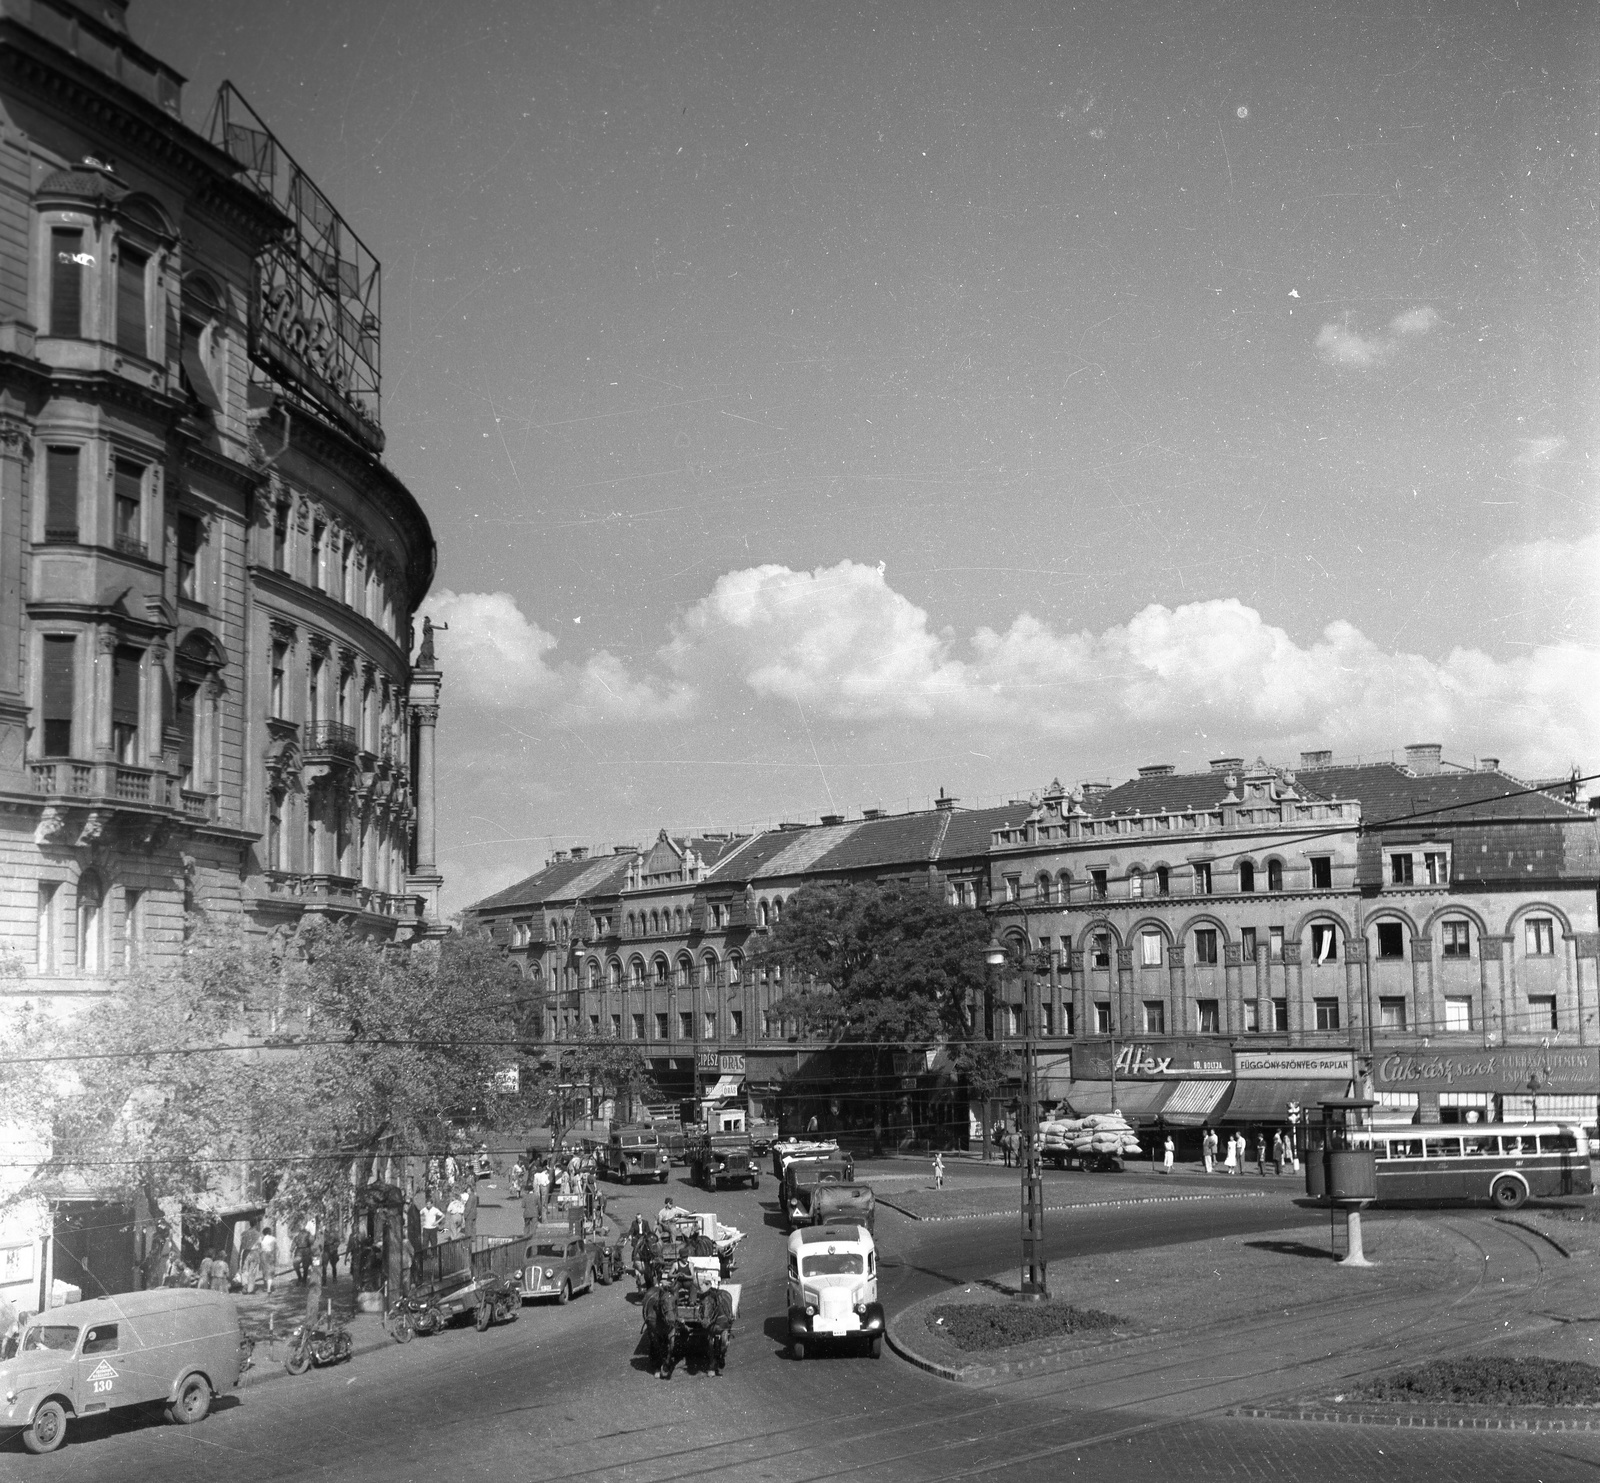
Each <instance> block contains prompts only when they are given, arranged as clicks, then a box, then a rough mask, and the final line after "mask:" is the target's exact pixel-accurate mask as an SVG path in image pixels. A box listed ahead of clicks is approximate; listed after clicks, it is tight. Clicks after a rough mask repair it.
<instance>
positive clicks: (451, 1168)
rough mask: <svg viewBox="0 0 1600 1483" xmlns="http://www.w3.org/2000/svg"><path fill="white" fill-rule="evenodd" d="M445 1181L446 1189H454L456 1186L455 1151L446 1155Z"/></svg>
mask: <svg viewBox="0 0 1600 1483" xmlns="http://www.w3.org/2000/svg"><path fill="white" fill-rule="evenodd" d="M444 1182H445V1188H446V1189H452V1190H453V1189H454V1188H455V1187H456V1156H455V1155H454V1154H453V1153H447V1154H445V1156H444Z"/></svg>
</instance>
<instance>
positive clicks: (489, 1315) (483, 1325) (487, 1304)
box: [472, 1297, 494, 1334]
mask: <svg viewBox="0 0 1600 1483" xmlns="http://www.w3.org/2000/svg"><path fill="white" fill-rule="evenodd" d="M472 1321H473V1322H474V1323H475V1324H477V1326H478V1332H479V1333H480V1334H481V1333H485V1332H487V1330H488V1328H489V1325H490V1324H491V1323H493V1322H494V1299H493V1298H490V1297H481V1298H479V1299H478V1311H477V1312H476V1313H474V1314H473V1315H472Z"/></svg>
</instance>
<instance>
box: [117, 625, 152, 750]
mask: <svg viewBox="0 0 1600 1483" xmlns="http://www.w3.org/2000/svg"><path fill="white" fill-rule="evenodd" d="M143 659H144V651H143V650H142V649H135V648H131V647H129V646H128V645H126V644H118V645H117V647H116V649H115V650H114V651H113V653H112V655H111V746H112V750H113V751H114V752H115V753H116V758H117V761H118V762H120V763H122V764H123V765H124V766H130V767H131V766H137V765H138V763H139V760H140V757H139V689H140V686H139V666H140V664H141V662H142V661H143Z"/></svg>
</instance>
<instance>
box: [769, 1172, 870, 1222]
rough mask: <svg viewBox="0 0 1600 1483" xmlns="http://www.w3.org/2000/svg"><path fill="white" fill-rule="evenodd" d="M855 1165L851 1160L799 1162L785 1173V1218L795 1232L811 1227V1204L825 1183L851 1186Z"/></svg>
mask: <svg viewBox="0 0 1600 1483" xmlns="http://www.w3.org/2000/svg"><path fill="white" fill-rule="evenodd" d="M854 1175H855V1166H854V1164H852V1163H851V1162H850V1161H849V1160H847V1159H840V1158H828V1159H795V1160H792V1161H791V1162H790V1163H789V1165H788V1166H787V1167H786V1168H785V1169H784V1172H783V1215H784V1219H785V1220H786V1221H787V1222H788V1225H789V1229H790V1230H791V1231H792V1230H793V1229H794V1228H795V1227H796V1226H808V1225H810V1224H811V1201H812V1196H813V1195H814V1194H815V1192H816V1190H817V1187H818V1186H819V1185H823V1184H849V1183H850V1182H851V1181H852V1179H853V1178H854Z"/></svg>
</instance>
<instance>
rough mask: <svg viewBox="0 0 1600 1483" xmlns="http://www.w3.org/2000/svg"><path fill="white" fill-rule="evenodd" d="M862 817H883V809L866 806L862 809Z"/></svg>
mask: <svg viewBox="0 0 1600 1483" xmlns="http://www.w3.org/2000/svg"><path fill="white" fill-rule="evenodd" d="M861 817H862V818H863V819H881V818H882V817H883V810H882V809H881V808H864V809H862V810H861Z"/></svg>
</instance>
